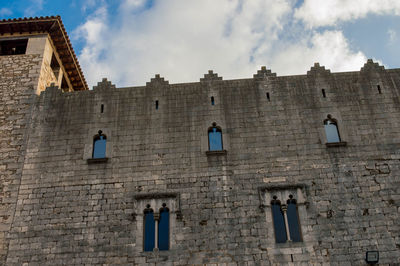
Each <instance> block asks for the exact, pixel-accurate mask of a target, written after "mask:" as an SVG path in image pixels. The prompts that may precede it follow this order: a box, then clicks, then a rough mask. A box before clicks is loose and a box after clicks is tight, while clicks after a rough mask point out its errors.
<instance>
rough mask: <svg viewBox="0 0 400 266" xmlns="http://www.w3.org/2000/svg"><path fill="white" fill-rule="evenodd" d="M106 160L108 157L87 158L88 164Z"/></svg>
mask: <svg viewBox="0 0 400 266" xmlns="http://www.w3.org/2000/svg"><path fill="white" fill-rule="evenodd" d="M107 161H108V158H107V157H105V158H90V159H87V163H88V164H94V163H106V162H107Z"/></svg>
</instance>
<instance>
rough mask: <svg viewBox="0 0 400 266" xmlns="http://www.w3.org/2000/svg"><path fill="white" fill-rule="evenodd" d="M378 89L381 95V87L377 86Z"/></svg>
mask: <svg viewBox="0 0 400 266" xmlns="http://www.w3.org/2000/svg"><path fill="white" fill-rule="evenodd" d="M376 87H377V88H378V93H379V94H382V91H381V86H380V85H377V86H376Z"/></svg>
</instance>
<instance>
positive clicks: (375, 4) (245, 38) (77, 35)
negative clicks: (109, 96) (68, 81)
mask: <svg viewBox="0 0 400 266" xmlns="http://www.w3.org/2000/svg"><path fill="white" fill-rule="evenodd" d="M50 15H61V17H62V20H63V22H64V25H65V27H66V29H67V31H68V34H69V36H70V38H71V41H72V45H73V47H74V49H75V52H76V53H77V55H78V58H79V61H80V63H81V66H82V69H83V71H84V74H85V76H86V78H87V80H88V83H89V86H93V85H95V84H96V83H97V81H100V80H101V79H102V78H103V77H107V78H108V79H109V80H111V81H112V82H113V83H115V84H116V85H117V86H119V87H121V86H133V85H144V84H145V82H146V81H149V80H150V78H151V77H153V76H154V74H158V73H159V74H161V76H163V77H165V79H167V80H169V81H170V82H171V83H178V82H193V81H198V80H199V79H200V78H201V77H202V76H203V74H204V73H207V71H208V70H209V69H213V70H214V72H217V73H218V74H219V75H220V76H222V77H223V78H224V79H235V78H250V77H252V75H253V74H254V73H256V72H257V70H258V69H260V67H261V66H262V65H266V66H267V68H270V69H271V70H272V71H273V72H276V73H277V74H278V75H292V74H305V73H306V72H307V70H308V69H310V68H311V66H312V65H313V64H314V62H320V64H321V65H324V66H325V67H326V68H328V69H331V70H332V71H333V72H338V71H357V70H359V69H360V68H361V67H362V66H363V64H364V63H365V62H366V60H367V58H372V59H374V60H375V61H378V62H380V63H381V64H383V65H384V66H385V67H386V68H397V67H399V66H400V63H399V62H400V52H399V49H398V47H400V1H398V0H352V1H343V0H324V1H321V0H304V1H303V0H300V1H296V0H247V1H246V0H218V1H216V0H71V1H60V0H15V1H10V0H0V18H1V19H4V18H17V17H30V16H50Z"/></svg>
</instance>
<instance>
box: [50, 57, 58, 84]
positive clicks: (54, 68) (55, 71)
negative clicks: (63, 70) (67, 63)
mask: <svg viewBox="0 0 400 266" xmlns="http://www.w3.org/2000/svg"><path fill="white" fill-rule="evenodd" d="M50 67H51V70H52V71H53V74H54V76H55V77H56V80H58V74H59V73H60V64H59V63H58V60H57V58H56V56H55V55H54V53H53V55H52V56H51V63H50Z"/></svg>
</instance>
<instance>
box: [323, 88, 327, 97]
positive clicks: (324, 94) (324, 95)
mask: <svg viewBox="0 0 400 266" xmlns="http://www.w3.org/2000/svg"><path fill="white" fill-rule="evenodd" d="M322 97H324V98H326V93H325V89H322Z"/></svg>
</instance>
